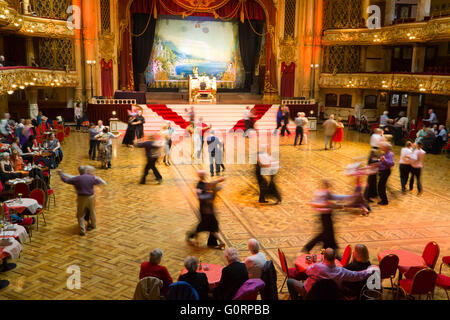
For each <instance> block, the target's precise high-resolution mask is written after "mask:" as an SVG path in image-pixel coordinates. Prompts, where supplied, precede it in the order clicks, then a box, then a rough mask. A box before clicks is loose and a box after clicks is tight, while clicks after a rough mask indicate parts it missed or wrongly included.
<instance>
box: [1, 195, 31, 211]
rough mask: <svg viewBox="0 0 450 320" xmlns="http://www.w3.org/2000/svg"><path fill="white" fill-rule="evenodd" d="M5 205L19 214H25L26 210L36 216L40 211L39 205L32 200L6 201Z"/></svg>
mask: <svg viewBox="0 0 450 320" xmlns="http://www.w3.org/2000/svg"><path fill="white" fill-rule="evenodd" d="M4 204H6V206H7V207H8V208H9V209H11V210H14V211H16V212H18V213H23V212H24V211H25V210H27V211H28V213H29V214H35V213H36V212H37V211H38V210H39V203H38V202H37V201H36V200H34V199H31V198H22V199H21V200H20V199H12V200H9V201H6V202H5V203H4Z"/></svg>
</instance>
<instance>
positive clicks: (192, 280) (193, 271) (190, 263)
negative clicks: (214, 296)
mask: <svg viewBox="0 0 450 320" xmlns="http://www.w3.org/2000/svg"><path fill="white" fill-rule="evenodd" d="M184 266H185V268H186V270H187V273H185V274H183V275H181V276H180V277H179V278H178V281H185V282H187V283H189V284H190V285H191V286H193V287H194V289H195V290H196V291H197V293H198V296H199V300H207V299H208V293H209V283H208V278H207V277H206V274H205V273H204V272H197V268H198V259H197V258H196V257H193V256H189V257H187V258H186V259H185V260H184Z"/></svg>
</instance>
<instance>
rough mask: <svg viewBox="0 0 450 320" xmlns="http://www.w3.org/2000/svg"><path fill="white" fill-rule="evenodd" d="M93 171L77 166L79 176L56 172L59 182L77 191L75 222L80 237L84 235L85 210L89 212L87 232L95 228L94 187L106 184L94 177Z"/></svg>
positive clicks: (89, 167)
mask: <svg viewBox="0 0 450 320" xmlns="http://www.w3.org/2000/svg"><path fill="white" fill-rule="evenodd" d="M94 171H95V169H94V168H93V167H91V166H79V167H78V172H79V173H80V175H79V176H75V177H74V176H69V175H67V174H65V173H64V172H63V171H62V170H58V173H59V176H60V177H61V180H62V181H63V182H65V183H67V184H71V185H73V186H74V187H75V190H76V191H77V194H78V197H77V220H78V225H79V226H80V236H84V235H85V234H86V231H85V225H84V216H85V214H86V210H89V214H90V223H89V225H88V227H87V231H91V230H92V229H95V228H96V216H95V195H94V186H96V185H102V184H106V182H105V181H104V180H103V179H101V178H99V177H96V176H94Z"/></svg>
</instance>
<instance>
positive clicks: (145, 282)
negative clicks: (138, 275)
mask: <svg viewBox="0 0 450 320" xmlns="http://www.w3.org/2000/svg"><path fill="white" fill-rule="evenodd" d="M162 287H163V282H162V280H161V279H158V278H155V277H145V278H142V279H141V280H140V281H139V282H138V284H137V286H136V290H135V291H134V297H133V300H161V288H162Z"/></svg>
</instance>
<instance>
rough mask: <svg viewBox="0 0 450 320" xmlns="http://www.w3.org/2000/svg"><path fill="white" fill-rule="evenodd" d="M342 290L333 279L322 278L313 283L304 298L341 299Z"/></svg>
mask: <svg viewBox="0 0 450 320" xmlns="http://www.w3.org/2000/svg"><path fill="white" fill-rule="evenodd" d="M343 298H344V296H343V294H342V290H341V289H339V287H338V285H337V284H336V282H335V281H334V280H331V279H323V280H319V281H317V282H316V283H314V284H313V286H312V287H311V289H310V290H309V292H308V294H307V295H306V297H305V300H327V301H330V300H343Z"/></svg>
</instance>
